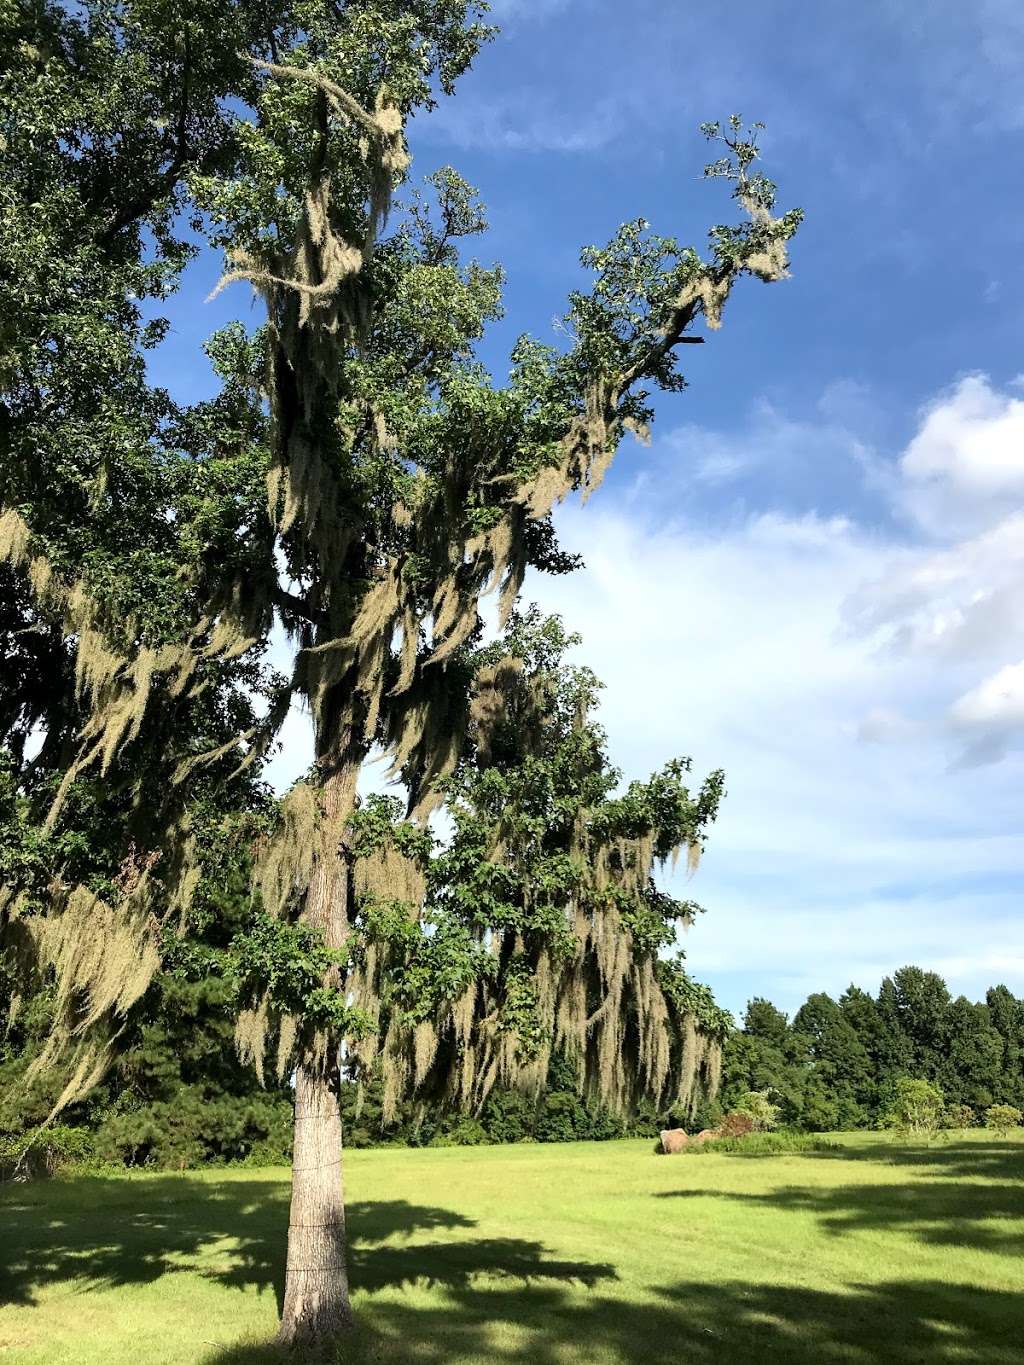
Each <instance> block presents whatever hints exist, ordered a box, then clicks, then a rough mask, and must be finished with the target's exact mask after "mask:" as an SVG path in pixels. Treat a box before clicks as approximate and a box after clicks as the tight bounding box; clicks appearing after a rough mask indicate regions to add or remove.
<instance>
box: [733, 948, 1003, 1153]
mask: <svg viewBox="0 0 1024 1365" xmlns="http://www.w3.org/2000/svg"><path fill="white" fill-rule="evenodd" d="M907 1078H911V1079H915V1080H922V1081H927V1082H930V1083H931V1084H932V1086H935V1087H938V1090H939V1091H940V1092H941V1096H942V1098H943V1101H944V1104H945V1106H946V1109H947V1110H948V1111H949V1112H950V1114H951V1115H952V1116H953V1117H954V1118H956V1119H957V1120H958V1121H957V1122H955V1123H954V1124H953V1126H955V1127H962V1126H964V1125H965V1123H970V1122H981V1121H982V1117H983V1115H984V1113H985V1111H986V1110H987V1109H989V1108H990V1107H991V1106H992V1105H1009V1106H1012V1107H1014V1108H1017V1109H1024V1000H1022V999H1020V998H1018V997H1016V996H1014V994H1013V993H1012V992H1011V991H1010V990H1009V989H1008V988H1007V987H1006V986H1002V985H999V986H993V987H991V988H990V989H989V990H988V991H987V992H986V994H985V999H984V1001H980V1002H974V1001H970V1000H968V999H967V998H966V997H965V996H963V995H960V996H957V997H955V998H954V997H953V995H952V994H951V992H950V990H949V987H948V986H947V985H946V982H945V981H944V980H943V979H942V977H941V976H939V975H938V974H937V973H936V972H931V971H925V970H923V969H922V968H920V967H903V968H901V969H900V970H899V971H897V972H894V973H893V975H892V976H891V977H886V978H885V979H884V980H883V982H882V984H881V987H880V988H879V991H878V993H877V995H871V994H870V992H868V991H865V990H862V989H861V988H860V987H858V986H852V985H851V986H850V987H849V989H848V990H846V991H844V992H843V994H842V995H841V996H840V997H839V999H838V1000H835V999H833V998H832V997H831V996H830V995H828V994H826V993H824V992H817V993H815V994H813V995H810V996H808V998H807V1000H805V1001H804V1003H803V1004H802V1005H801V1006H800V1008H799V1009H798V1010H797V1011H796V1012H795V1014H794V1015H793V1017H792V1019H790V1018H789V1017H788V1016H787V1015H786V1014H784V1013H783V1012H782V1011H781V1010H779V1009H777V1008H776V1007H775V1006H774V1005H773V1004H772V1003H771V1002H770V1001H768V1000H765V999H762V998H756V999H753V1000H751V1001H750V1003H749V1004H748V1005H747V1008H746V1011H745V1013H744V1016H743V1020H742V1027H741V1028H740V1029H739V1030H737V1031H736V1032H735V1033H733V1034H731V1035H730V1037H729V1040H728V1042H727V1044H726V1047H725V1055H724V1060H723V1081H722V1090H721V1095H720V1099H719V1103H720V1104H721V1105H724V1106H726V1107H729V1106H730V1105H733V1104H735V1103H737V1102H739V1100H740V1098H741V1096H742V1095H743V1094H744V1093H745V1092H748V1091H765V1090H767V1091H769V1092H770V1094H771V1096H772V1099H773V1101H774V1102H775V1103H777V1104H778V1106H779V1110H780V1119H781V1121H782V1122H784V1123H788V1124H792V1125H794V1126H797V1127H801V1128H805V1129H809V1130H812V1131H819V1132H821V1131H827V1130H835V1129H850V1128H865V1127H874V1126H876V1125H877V1124H878V1123H879V1122H881V1121H884V1119H885V1116H886V1114H887V1113H888V1112H890V1110H891V1106H892V1104H893V1097H894V1091H895V1088H896V1087H897V1085H898V1083H899V1082H900V1081H901V1080H903V1079H907Z"/></svg>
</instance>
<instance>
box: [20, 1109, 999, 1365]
mask: <svg viewBox="0 0 1024 1365" xmlns="http://www.w3.org/2000/svg"><path fill="white" fill-rule="evenodd" d="M1022 1176H1024V1142H1022V1141H1020V1140H1018V1139H1015V1138H1004V1139H998V1140H997V1139H987V1138H985V1137H984V1136H983V1135H977V1136H974V1135H970V1136H968V1135H965V1136H964V1137H962V1138H957V1139H954V1140H951V1141H946V1142H942V1143H935V1144H931V1145H927V1144H917V1145H908V1144H905V1143H899V1142H896V1141H894V1140H893V1139H891V1138H888V1137H878V1136H871V1137H865V1136H864V1135H858V1136H857V1137H856V1138H853V1139H850V1140H844V1141H843V1144H842V1146H841V1147H840V1148H833V1149H825V1150H822V1151H819V1152H807V1153H798V1154H783V1155H778V1156H766V1157H761V1158H754V1157H748V1156H743V1155H738V1154H727V1153H722V1154H712V1153H709V1154H707V1155H706V1156H704V1157H702V1158H701V1159H700V1160H699V1161H692V1160H684V1159H679V1158H659V1157H655V1156H653V1155H652V1154H651V1152H650V1147H649V1144H647V1143H638V1142H615V1143H601V1144H572V1145H567V1146H540V1147H536V1146H518V1147H511V1148H508V1147H505V1148H483V1149H481V1148H473V1149H465V1148H463V1149H439V1150H421V1151H403V1150H397V1149H394V1150H379V1151H370V1152H364V1151H361V1152H355V1153H352V1154H351V1156H350V1157H349V1160H348V1163H347V1178H348V1187H349V1193H350V1204H349V1223H350V1234H351V1241H352V1247H351V1277H352V1282H353V1285H354V1288H355V1291H356V1308H357V1313H358V1316H359V1328H358V1330H357V1332H356V1334H355V1336H354V1337H353V1339H352V1340H351V1341H350V1342H348V1343H347V1346H346V1350H345V1352H344V1354H343V1356H342V1357H341V1358H344V1359H346V1360H352V1361H354V1362H370V1361H388V1362H409V1365H435V1363H436V1365H440V1362H460V1363H461V1365H471V1363H472V1365H475V1363H476V1362H480V1363H481V1365H482V1362H491V1361H508V1362H514V1363H515V1365H562V1363H563V1362H573V1363H574V1365H577V1363H578V1365H583V1362H588V1363H589V1362H608V1365H613V1363H614V1365H640V1362H648V1361H662V1360H664V1361H669V1360H686V1361H688V1362H696V1363H697V1365H713V1363H714V1365H717V1362H723V1365H724V1363H725V1362H729V1365H736V1363H737V1362H740V1363H742V1362H751V1365H753V1362H760V1361H777V1362H780V1363H781V1362H791V1363H792V1365H811V1362H815V1363H817V1362H824V1363H825V1365H847V1363H848V1365H859V1363H860V1362H874V1361H878V1362H883V1361H885V1362H888V1361H894V1362H906V1365H910V1363H911V1362H920V1365H925V1362H928V1363H929V1365H931V1363H932V1362H938V1363H939V1365H945V1363H946V1362H949V1363H950V1365H953V1362H973V1363H974V1365H1011V1362H1013V1365H1017V1362H1019V1360H1020V1358H1021V1345H1020V1342H1021V1327H1022V1325H1024V1307H1022V1300H1021V1290H1022V1289H1024V1268H1022V1264H1021V1251H1022V1250H1024V1186H1022V1182H1021V1177H1022ZM287 1195H288V1186H287V1178H286V1174H285V1173H284V1172H278V1171H270V1172H219V1173H216V1174H213V1173H196V1174H190V1175H183V1176H135V1177H130V1178H119V1179H109V1180H108V1179H98V1178H80V1179H76V1180H69V1181H55V1182H52V1183H49V1184H34V1185H22V1186H6V1187H4V1188H3V1189H2V1191H0V1361H2V1362H7V1361H18V1362H24V1365H98V1362H100V1361H102V1362H104V1365H129V1362H130V1365H139V1362H146V1363H147V1365H186V1362H187V1363H188V1365H199V1363H200V1362H201V1363H202V1365H263V1362H267V1363H268V1365H269V1362H271V1361H276V1360H277V1359H278V1357H277V1356H276V1355H275V1353H274V1351H273V1350H272V1349H271V1348H268V1347H265V1346H262V1345H261V1344H260V1342H261V1341H266V1340H267V1339H268V1338H269V1337H270V1336H271V1335H272V1332H273V1328H274V1323H275V1320H276V1315H277V1311H278V1306H279V1301H280V1294H281V1281H282V1270H283V1254H284V1227H285V1223H286V1221H287Z"/></svg>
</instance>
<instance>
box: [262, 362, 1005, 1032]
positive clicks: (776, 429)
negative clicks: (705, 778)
mask: <svg viewBox="0 0 1024 1365" xmlns="http://www.w3.org/2000/svg"><path fill="white" fill-rule="evenodd" d="M971 384H972V385H973V386H975V387H974V389H973V392H968V395H967V400H965V397H964V388H963V385H960V386H958V387H957V388H956V389H954V390H953V391H952V392H951V393H950V394H948V395H946V396H945V397H944V398H943V399H941V400H939V402H937V403H936V404H933V405H931V406H930V407H929V408H928V409H927V411H926V412H925V414H924V415H923V416H922V420H921V426H920V430H919V431H918V433H917V434H916V435H915V437H914V440H913V441H912V442H911V444H910V445H909V446H908V450H907V452H906V453H905V455H904V457H903V458H902V459H901V460H891V461H889V464H888V473H887V474H886V472H885V469H884V468H883V464H884V462H883V461H881V460H880V459H879V457H878V456H877V454H875V453H874V452H873V451H872V450H871V449H870V447H869V446H868V444H867V443H866V442H865V441H863V440H862V439H861V438H860V437H859V436H858V435H857V433H856V432H855V431H851V430H849V429H848V428H846V427H844V426H843V423H842V421H841V420H840V416H839V408H840V407H845V409H846V411H847V412H848V413H850V414H855V413H856V411H857V409H858V403H851V402H847V401H846V399H850V397H851V395H850V394H846V399H844V400H843V403H839V398H840V397H842V393H841V392H840V390H835V391H834V392H833V393H832V396H831V397H830V398H827V400H826V401H823V403H822V405H820V413H821V416H820V422H817V421H816V420H815V419H814V418H813V417H812V418H811V419H810V420H803V419H802V420H800V421H797V420H795V419H792V418H788V417H786V416H785V415H784V414H781V413H779V412H778V411H777V410H775V409H773V408H771V407H769V406H768V405H765V404H762V405H759V406H758V407H757V408H755V410H754V412H753V414H752V416H751V418H750V420H749V422H748V423H747V424H746V425H745V426H744V427H743V429H742V430H741V433H740V435H739V436H738V437H737V436H732V437H726V436H725V435H723V434H721V433H717V434H716V433H708V432H701V431H699V430H698V429H696V428H693V427H688V428H685V429H684V430H682V431H677V432H676V433H670V434H669V435H668V436H666V437H665V438H663V439H662V440H661V441H660V442H659V443H658V444H656V445H655V447H654V448H653V449H652V450H651V451H650V452H648V453H647V454H645V457H644V474H643V475H642V476H641V477H638V478H637V479H636V480H635V481H634V483H633V485H632V487H630V488H627V489H625V490H624V489H623V488H622V486H621V483H618V484H617V486H610V487H608V488H606V489H602V490H601V491H599V492H598V494H597V495H596V496H595V497H594V498H593V500H592V501H591V502H590V504H589V505H588V506H587V507H586V508H581V507H579V506H578V505H576V504H570V505H567V506H565V507H563V508H562V509H561V510H560V512H559V515H558V522H559V529H560V532H561V535H562V538H563V541H564V543H565V546H566V548H567V549H570V550H578V551H580V552H581V553H582V554H583V555H584V558H585V561H586V568H585V569H584V570H583V571H582V572H580V573H578V574H575V575H570V576H568V577H565V578H554V579H545V578H540V577H536V576H535V577H533V578H532V579H531V580H530V581H529V582H528V584H527V589H526V592H527V596H528V597H529V596H532V597H535V598H537V599H538V600H539V601H540V602H541V604H542V605H543V606H544V607H545V608H546V609H547V610H556V611H560V612H561V613H562V614H563V615H564V617H565V618H566V621H567V622H568V623H569V624H570V625H571V626H572V627H573V628H574V629H577V630H579V631H581V632H582V634H583V640H584V643H583V647H582V651H581V657H582V658H584V659H585V660H586V662H587V663H589V664H590V665H591V666H592V667H593V668H594V669H595V671H596V672H597V673H598V675H599V676H600V677H601V678H603V679H604V681H605V683H606V691H605V693H604V694H603V702H602V719H603V722H604V723H605V725H606V726H607V728H608V731H609V736H610V748H611V753H612V757H613V759H614V761H616V762H617V763H619V764H620V765H621V766H622V767H623V768H624V770H625V772H626V775H627V776H637V775H644V774H646V773H647V772H649V771H651V770H652V769H654V768H655V767H657V766H659V765H660V764H661V763H662V762H664V761H665V760H666V759H668V758H670V757H674V756H676V755H681V754H690V755H692V756H693V758H694V762H695V773H696V774H700V773H703V772H706V771H707V770H709V769H710V768H712V767H718V766H721V767H724V768H725V770H726V774H727V787H728V791H729V795H728V797H727V799H726V801H725V804H724V807H723V810H722V814H721V817H720V820H719V822H718V825H717V826H716V828H715V830H714V832H713V835H712V839H711V844H710V848H709V852H708V855H707V857H706V858H705V860H704V863H703V865H702V868H701V870H700V872H699V873H698V875H697V879H696V881H695V882H694V884H693V885H692V886H691V887H689V888H688V889H687V894H688V895H695V896H696V898H697V899H698V900H700V901H702V902H703V903H705V904H707V905H708V906H709V908H710V910H711V911H712V913H710V914H709V915H708V916H707V918H706V919H704V920H702V921H700V922H699V923H698V925H697V926H696V927H695V929H694V930H693V932H692V935H691V936H690V939H689V950H690V952H691V960H692V965H693V968H694V970H695V972H697V973H698V975H703V976H705V977H707V978H709V979H710V980H711V981H712V983H713V984H714V985H715V986H716V989H718V990H719V991H720V992H721V994H722V997H723V999H724V1000H725V1001H726V1002H727V1003H730V1004H732V1005H734V1006H737V1007H739V1006H741V1005H742V1003H743V998H744V997H745V994H746V993H748V992H749V991H750V989H751V983H752V982H754V983H760V984H759V985H757V986H756V989H760V990H763V991H765V992H767V993H769V994H773V995H774V996H776V997H777V998H778V999H779V1001H780V1003H783V1004H786V1005H790V1006H792V1005H795V1004H798V1003H799V1001H800V999H801V998H802V997H803V996H804V995H806V994H807V992H808V991H810V990H812V989H831V990H837V991H838V990H842V989H843V988H844V986H845V985H847V984H848V983H849V981H850V980H851V979H853V980H856V981H858V982H859V983H861V984H864V985H865V986H872V985H875V984H877V981H878V980H879V979H880V977H881V976H882V975H883V974H884V973H886V972H890V971H892V970H894V969H895V968H896V967H898V966H900V965H902V964H903V963H905V962H909V961H914V962H917V963H920V964H921V965H923V966H926V967H932V968H934V969H935V970H942V971H944V972H946V973H947V975H948V976H949V978H950V981H951V985H952V986H953V988H954V989H955V990H964V991H966V992H968V993H972V992H975V993H976V992H977V991H979V990H981V989H982V988H983V987H984V986H985V985H987V984H990V982H991V980H992V979H994V978H995V977H1006V979H1007V983H1008V984H1009V985H1011V986H1012V987H1015V988H1016V989H1018V990H1020V989H1022V988H1024V964H1022V962H1021V957H1020V951H1019V942H1020V935H1019V923H1018V918H1017V913H1016V912H1017V897H1016V895H1015V894H1014V893H1011V891H1010V890H1008V889H1007V888H1008V887H1019V886H1020V885H1021V882H1022V879H1024V840H1022V839H1021V838H1020V835H1019V790H1020V784H1021V780H1022V778H1024V751H1022V748H1021V746H1019V745H1016V744H1015V739H1016V737H1017V736H1018V735H1021V734H1024V662H1017V661H1018V660H1021V659H1022V658H1024V590H1022V589H1024V514H1021V513H1020V512H1017V511H1014V512H1010V513H1008V514H1007V515H1005V516H1003V515H1002V512H1003V510H1004V504H1003V501H1002V500H1001V498H997V499H995V500H993V499H992V498H991V497H990V488H991V484H990V483H989V482H986V481H985V480H984V479H980V478H978V477H976V472H975V471H974V470H973V469H972V467H971V461H970V459H969V458H968V457H969V456H970V453H971V452H977V459H978V460H979V461H980V462H982V463H984V462H985V461H986V460H989V458H990V454H989V452H990V442H989V440H988V436H989V435H990V434H991V433H990V431H989V428H990V427H991V425H992V423H993V422H994V423H997V424H998V423H999V422H1001V421H1003V420H1004V419H1005V415H1006V413H1007V412H1008V411H1012V410H1013V409H1012V404H1011V400H1010V399H1009V398H1008V396H1007V395H1006V394H1000V393H999V392H997V391H996V390H995V389H993V388H992V386H991V385H988V384H987V383H986V382H985V381H982V380H972V381H971ZM979 386H980V387H979ZM837 395H838V397H837ZM855 396H856V395H854V397H855ZM968 400H969V401H968ZM837 404H838V406H837ZM970 413H973V414H974V416H973V418H972V417H970V416H969V414H970ZM851 420H853V417H852V416H851ZM952 431H956V432H958V433H959V435H960V438H961V439H959V440H958V442H957V443H953V442H952V440H951V438H950V437H949V435H948V433H950V432H952ZM936 432H941V433H945V435H943V438H942V441H943V443H944V444H942V443H940V442H939V441H938V439H937V438H935V437H934V433H936ZM928 442H932V449H933V450H937V449H938V448H939V446H940V444H942V448H943V450H944V451H945V454H944V455H943V459H942V462H939V461H938V460H937V458H936V459H933V460H932V464H931V465H930V466H929V467H930V468H931V467H935V468H937V469H938V468H941V469H946V470H948V471H950V472H949V473H948V475H947V476H946V477H948V478H949V479H950V480H953V479H955V480H959V483H960V486H961V487H962V488H966V489H975V488H978V489H980V492H978V493H977V494H976V495H975V494H973V493H972V494H970V495H969V494H968V493H963V494H962V499H963V500H966V499H967V498H968V496H974V497H975V500H976V504H977V505H981V506H983V507H985V508H988V509H989V511H990V515H991V517H992V522H991V524H989V525H983V526H981V527H980V529H978V530H977V532H976V533H973V532H972V533H971V534H970V535H966V536H964V537H963V538H960V539H958V538H957V536H958V535H959V525H960V523H954V524H951V525H950V526H949V527H948V528H946V530H945V532H944V535H945V540H944V542H943V543H942V544H938V545H937V544H936V543H935V528H936V523H935V522H930V523H929V534H928V538H927V539H925V540H922V539H921V536H920V533H919V532H920V528H919V526H918V523H917V522H916V521H913V520H911V521H909V522H908V521H907V520H905V519H901V518H905V516H906V514H907V507H908V506H910V505H911V500H910V499H909V498H908V488H910V489H916V486H917V485H916V480H917V468H919V466H918V465H917V464H916V462H917V461H918V460H919V459H921V458H923V457H922V456H921V455H920V452H921V451H922V450H923V449H925V447H926V445H927V443H928ZM911 451H913V452H914V458H913V460H911V459H910V452H911ZM965 451H966V452H967V455H965ZM684 453H685V454H687V455H688V456H689V460H688V461H687V460H684V459H683V458H681V457H682V456H683V454H684ZM712 457H713V458H714V459H716V460H718V461H719V462H720V465H722V466H725V465H728V464H729V463H730V462H732V461H735V462H737V463H742V464H743V467H744V470H745V474H744V481H745V483H750V482H751V481H752V480H753V479H754V478H755V477H756V471H757V470H758V469H760V468H763V469H765V470H766V471H767V472H768V473H769V474H771V472H772V470H773V468H781V469H785V470H787V471H788V474H787V478H786V479H785V480H784V481H783V486H784V487H785V488H786V489H789V490H791V489H793V488H795V487H797V486H798V485H799V484H800V481H801V470H802V469H804V468H806V467H807V466H808V464H809V463H810V462H813V463H814V465H815V467H817V466H818V465H819V464H820V463H821V462H822V461H825V462H831V463H832V468H833V469H834V470H835V471H836V473H837V477H838V481H839V483H840V485H841V486H843V487H844V488H846V489H847V490H848V493H849V495H848V496H847V498H846V501H847V503H848V509H847V512H846V514H844V515H840V514H834V515H824V514H822V513H820V512H815V511H808V512H804V513H800V514H796V513H793V512H791V511H790V512H786V511H781V510H776V511H765V510H763V509H762V510H759V511H757V512H749V511H745V510H744V509H743V508H742V507H740V508H739V509H737V508H735V507H733V508H726V510H725V514H724V516H723V514H722V511H721V506H720V508H719V514H718V516H717V517H715V516H713V515H712V513H711V512H710V511H709V509H708V508H707V507H706V506H704V505H703V504H701V503H700V502H698V503H694V501H693V485H694V480H693V476H692V470H693V468H694V466H695V465H696V467H697V468H698V469H700V468H702V467H704V466H705V463H706V461H707V460H708V459H709V458H712ZM929 458H931V457H929ZM932 477H933V476H932V475H929V478H932ZM934 478H935V480H936V481H938V479H939V478H940V475H939V474H936V475H934ZM856 480H859V485H860V492H861V495H862V496H861V497H860V498H859V500H858V497H857V496H855V495H854V492H852V491H849V490H853V489H854V484H855V481H856ZM771 486H772V484H771V480H770V479H769V480H768V481H767V482H766V483H765V485H764V487H766V488H767V487H771ZM865 487H868V488H869V490H870V498H869V499H868V500H867V501H865V498H864V496H863V491H864V488H865ZM718 492H719V493H720V492H721V485H720V486H719V489H718ZM883 495H884V498H885V499H887V500H888V508H889V511H890V513H891V514H892V515H891V516H890V517H889V518H888V519H884V518H883V520H882V521H881V522H880V521H879V520H878V518H877V517H876V516H875V515H874V512H875V510H876V508H877V500H878V498H879V497H881V496H883ZM786 501H790V499H789V498H788V497H787V498H786ZM869 512H870V515H868V513H869ZM965 524H966V523H965ZM970 524H971V526H972V527H977V526H978V524H979V523H978V519H977V518H976V517H975V516H974V515H973V514H972V517H971V519H970ZM881 528H884V529H881ZM285 741H286V743H285V752H284V753H283V754H282V756H281V758H280V759H279V760H278V763H277V765H276V767H275V773H274V775H275V777H277V778H278V780H279V781H281V780H282V778H283V777H285V776H287V775H289V773H293V772H294V771H295V770H296V768H297V767H301V766H304V764H305V762H306V761H308V753H309V749H308V724H307V723H306V722H305V721H304V719H303V718H302V717H299V716H296V717H295V718H294V719H293V720H292V721H291V722H290V723H289V728H288V729H287V730H286V735H285ZM300 760H301V762H300ZM997 760H1000V761H998V762H997ZM986 765H987V766H986ZM967 922H969V923H970V925H971V932H970V934H969V935H965V933H964V926H965V923H967ZM954 945H955V946H954ZM965 945H967V946H965ZM975 945H976V946H975Z"/></svg>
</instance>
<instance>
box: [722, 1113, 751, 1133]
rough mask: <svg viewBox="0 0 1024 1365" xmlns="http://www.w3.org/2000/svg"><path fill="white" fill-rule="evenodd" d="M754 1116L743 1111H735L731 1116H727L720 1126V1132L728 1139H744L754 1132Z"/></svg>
mask: <svg viewBox="0 0 1024 1365" xmlns="http://www.w3.org/2000/svg"><path fill="white" fill-rule="evenodd" d="M754 1128H755V1125H754V1119H753V1116H752V1115H750V1114H748V1113H745V1112H744V1111H743V1110H740V1109H734V1110H733V1111H732V1113H731V1114H726V1116H725V1118H724V1119H723V1120H722V1122H721V1123H720V1124H719V1125H718V1132H719V1134H720V1135H721V1136H722V1137H726V1138H742V1137H746V1136H747V1134H748V1133H753V1132H754Z"/></svg>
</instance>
